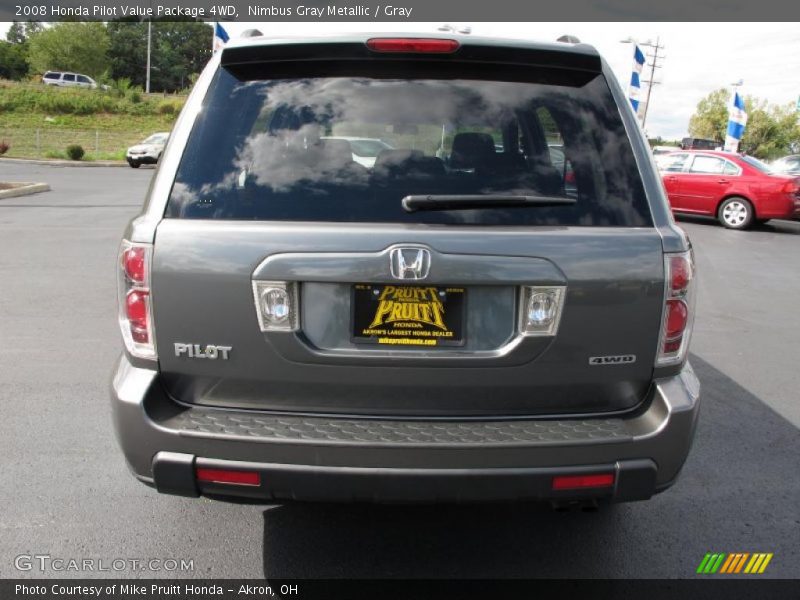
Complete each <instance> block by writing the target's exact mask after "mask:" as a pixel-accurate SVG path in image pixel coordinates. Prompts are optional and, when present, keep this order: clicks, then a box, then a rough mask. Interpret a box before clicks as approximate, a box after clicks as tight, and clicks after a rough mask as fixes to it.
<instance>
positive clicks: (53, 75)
mask: <svg viewBox="0 0 800 600" xmlns="http://www.w3.org/2000/svg"><path fill="white" fill-rule="evenodd" d="M59 77H61V73H45V74H44V78H45V79H58V78H59Z"/></svg>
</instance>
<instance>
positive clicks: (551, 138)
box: [536, 107, 575, 193]
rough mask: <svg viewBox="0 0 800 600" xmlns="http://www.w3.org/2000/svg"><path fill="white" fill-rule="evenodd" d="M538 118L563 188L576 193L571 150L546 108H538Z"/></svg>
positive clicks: (551, 162)
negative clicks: (569, 155)
mask: <svg viewBox="0 0 800 600" xmlns="http://www.w3.org/2000/svg"><path fill="white" fill-rule="evenodd" d="M536 117H537V118H538V119H539V125H540V127H541V128H542V133H544V138H545V141H546V142H547V153H548V155H549V158H550V164H551V165H552V166H553V168H554V169H555V170H556V171H558V175H559V178H560V180H561V184H562V186H564V188H565V189H566V191H567V192H568V193H569V192H570V191H572V192H574V191H575V174H574V172H573V170H572V164H571V163H570V162H569V159H568V158H567V155H568V154H569V149H568V148H567V146H566V145H565V143H564V137H563V136H562V135H561V131H560V130H559V128H558V124H557V123H556V120H555V118H554V117H553V115H552V114H551V113H550V111H549V110H547V109H546V108H542V107H540V108H538V109H537V110H536Z"/></svg>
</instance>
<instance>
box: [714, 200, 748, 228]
mask: <svg viewBox="0 0 800 600" xmlns="http://www.w3.org/2000/svg"><path fill="white" fill-rule="evenodd" d="M754 216H755V211H754V210H753V205H752V204H750V202H749V201H748V200H746V199H744V198H741V197H740V196H733V197H731V198H728V199H727V200H725V201H724V202H723V203H722V204H720V205H719V210H718V211H717V219H718V220H719V222H720V223H721V224H722V226H723V227H727V228H728V229H747V228H748V227H750V225H751V224H752V223H753V218H754Z"/></svg>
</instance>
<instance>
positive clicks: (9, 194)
mask: <svg viewBox="0 0 800 600" xmlns="http://www.w3.org/2000/svg"><path fill="white" fill-rule="evenodd" d="M7 183H11V184H12V185H13V184H16V185H19V186H20V187H15V188H11V189H10V190H0V200H4V199H5V198H19V197H20V196H30V195H31V194H38V193H39V192H49V191H50V186H49V185H48V184H46V183H27V182H21V181H20V182H17V181H9V182H7Z"/></svg>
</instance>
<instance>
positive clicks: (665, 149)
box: [653, 146, 678, 156]
mask: <svg viewBox="0 0 800 600" xmlns="http://www.w3.org/2000/svg"><path fill="white" fill-rule="evenodd" d="M677 149H678V148H676V147H675V146H653V156H659V155H661V154H669V153H670V152H675V151H676V150H677Z"/></svg>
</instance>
